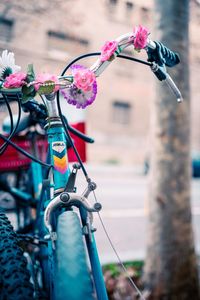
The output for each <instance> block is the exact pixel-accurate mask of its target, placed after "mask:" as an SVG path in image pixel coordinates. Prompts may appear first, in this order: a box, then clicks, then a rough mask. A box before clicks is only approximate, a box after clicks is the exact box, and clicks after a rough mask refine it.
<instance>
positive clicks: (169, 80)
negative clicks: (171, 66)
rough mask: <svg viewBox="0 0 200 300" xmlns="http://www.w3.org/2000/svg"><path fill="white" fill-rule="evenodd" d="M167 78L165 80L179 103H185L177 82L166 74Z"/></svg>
mask: <svg viewBox="0 0 200 300" xmlns="http://www.w3.org/2000/svg"><path fill="white" fill-rule="evenodd" d="M166 75H167V77H166V79H165V81H166V83H167V85H168V86H169V87H170V88H171V90H172V91H173V92H174V94H175V96H176V99H177V102H182V101H183V97H182V95H181V92H180V90H179V89H178V87H177V86H176V84H175V82H174V81H173V79H172V78H171V76H170V75H169V74H168V73H167V74H166Z"/></svg>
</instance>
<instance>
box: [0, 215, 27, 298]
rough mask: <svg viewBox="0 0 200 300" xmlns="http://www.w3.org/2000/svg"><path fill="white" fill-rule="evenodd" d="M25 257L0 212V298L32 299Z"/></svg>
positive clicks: (12, 231)
mask: <svg viewBox="0 0 200 300" xmlns="http://www.w3.org/2000/svg"><path fill="white" fill-rule="evenodd" d="M26 267H27V262H26V258H25V257H24V256H23V251H22V249H21V248H20V247H19V246H18V244H17V235H16V233H15V232H14V230H13V227H12V226H11V224H10V222H9V220H8V218H7V217H6V215H5V214H4V213H3V212H0V274H1V278H0V299H2V300H24V299H26V300H29V299H33V286H32V284H31V283H30V274H29V271H28V270H27V268H26Z"/></svg>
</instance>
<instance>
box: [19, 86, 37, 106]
mask: <svg viewBox="0 0 200 300" xmlns="http://www.w3.org/2000/svg"><path fill="white" fill-rule="evenodd" d="M35 95H36V91H35V89H34V86H33V85H31V86H29V87H27V86H26V85H24V86H23V87H22V103H25V102H27V101H29V100H31V99H33V98H34V97H35Z"/></svg>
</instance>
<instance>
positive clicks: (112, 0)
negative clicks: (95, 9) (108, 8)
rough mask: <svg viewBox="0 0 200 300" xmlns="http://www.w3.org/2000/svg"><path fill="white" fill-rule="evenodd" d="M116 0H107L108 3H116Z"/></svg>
mask: <svg viewBox="0 0 200 300" xmlns="http://www.w3.org/2000/svg"><path fill="white" fill-rule="evenodd" d="M117 1H118V0H109V3H110V4H111V5H115V4H117Z"/></svg>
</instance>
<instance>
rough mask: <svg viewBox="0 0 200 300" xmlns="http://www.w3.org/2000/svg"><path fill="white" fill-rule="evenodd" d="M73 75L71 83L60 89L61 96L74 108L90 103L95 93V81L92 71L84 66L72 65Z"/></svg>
mask: <svg viewBox="0 0 200 300" xmlns="http://www.w3.org/2000/svg"><path fill="white" fill-rule="evenodd" d="M71 70H72V74H73V76H74V82H73V84H72V85H71V86H70V87H68V88H66V89H63V90H61V93H62V95H63V97H64V98H65V99H66V100H67V102H68V103H69V104H72V105H75V106H76V108H85V107H86V106H88V105H90V104H92V103H93V102H94V100H95V98H96V94H97V83H96V78H95V75H94V73H93V72H92V71H90V70H88V69H87V68H85V67H84V66H81V65H74V66H72V67H71Z"/></svg>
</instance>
